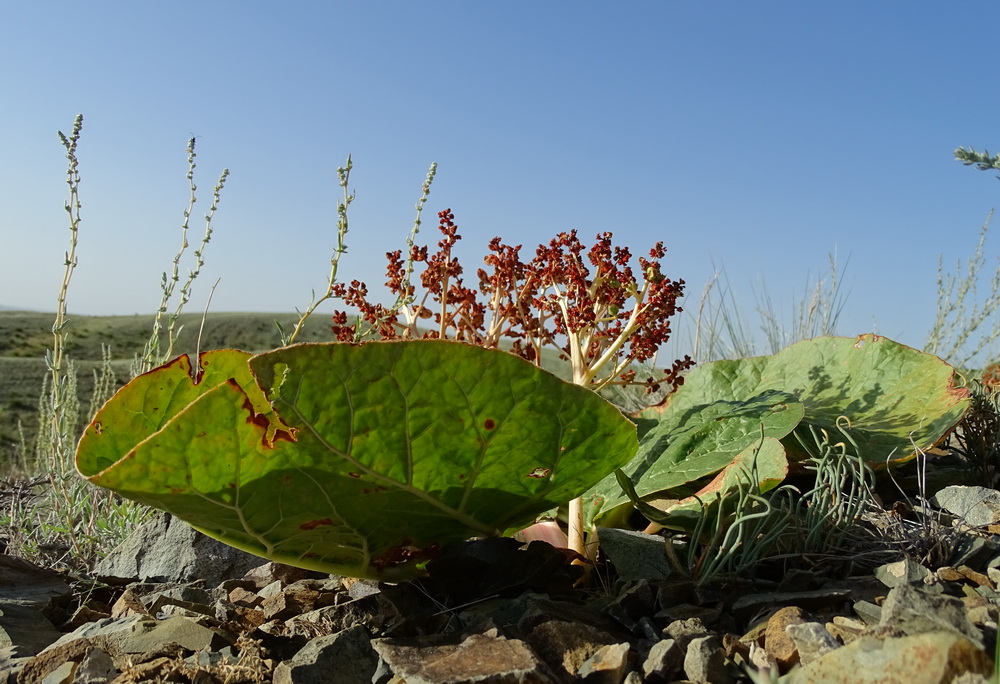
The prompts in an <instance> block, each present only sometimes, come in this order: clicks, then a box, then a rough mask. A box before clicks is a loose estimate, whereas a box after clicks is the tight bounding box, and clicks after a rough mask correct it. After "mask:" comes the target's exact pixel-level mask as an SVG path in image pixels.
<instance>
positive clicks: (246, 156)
mask: <svg viewBox="0 0 1000 684" xmlns="http://www.w3.org/2000/svg"><path fill="white" fill-rule="evenodd" d="M3 15H4V18H3V21H2V22H0V75H2V79H0V82H2V84H3V89H4V98H3V100H4V106H3V107H0V126H2V129H3V130H4V132H5V135H4V136H3V139H2V142H0V231H2V235H3V242H4V245H5V249H4V250H2V252H0V304H3V305H5V306H13V307H21V308H29V309H38V310H52V309H53V308H54V305H55V299H56V293H57V289H58V284H59V279H60V275H61V261H62V256H63V251H64V250H65V248H66V240H67V237H68V231H67V230H66V227H65V226H66V221H65V213H64V211H63V208H62V207H63V202H64V198H65V188H66V186H65V183H64V179H65V165H64V159H63V154H62V148H61V146H60V144H59V141H58V138H57V136H56V131H58V130H63V131H68V130H69V129H70V127H71V124H72V121H73V117H74V115H76V114H77V113H82V114H83V115H84V116H85V119H86V121H85V125H84V133H83V140H82V142H81V146H80V158H81V167H80V168H81V175H82V177H83V183H82V188H81V193H82V201H83V219H84V220H83V224H82V226H81V233H80V245H79V267H78V269H77V272H76V275H75V276H74V281H73V283H72V287H71V291H70V300H69V306H70V310H71V311H73V312H77V313H81V314H132V313H136V312H138V313H148V312H151V311H153V310H154V309H155V307H156V306H157V304H158V302H159V296H160V295H159V280H160V274H161V272H163V271H164V270H166V269H167V268H168V267H169V265H170V260H171V259H172V257H173V255H174V253H175V252H176V250H177V246H178V242H179V226H180V223H181V212H182V210H183V208H184V206H185V202H186V198H187V189H186V180H185V178H184V174H185V170H186V161H185V152H184V149H185V145H186V142H187V139H188V138H189V137H191V136H192V135H194V136H197V144H198V153H199V157H198V162H199V168H198V182H199V186H200V190H201V192H200V193H199V194H200V197H201V198H202V199H203V200H205V199H208V196H209V194H210V188H211V186H212V185H213V184H214V182H215V179H216V178H217V177H218V174H219V172H220V171H221V170H222V168H223V167H228V168H229V169H230V171H231V174H232V175H231V178H230V180H229V183H228V186H227V187H226V189H225V191H224V195H223V200H222V205H221V207H220V209H219V212H218V214H217V217H216V221H215V229H216V232H215V236H214V238H213V241H212V243H211V244H210V245H209V248H208V250H207V253H206V259H207V264H206V267H205V269H204V275H203V278H202V279H201V280H200V281H199V282H198V284H197V286H196V288H195V291H194V297H193V300H192V303H191V305H190V310H191V311H200V310H201V308H202V307H203V306H204V305H205V301H206V298H207V296H208V291H209V288H210V285H211V283H212V282H214V281H215V280H216V279H217V278H221V281H220V283H219V286H218V288H217V290H216V292H215V294H214V299H213V301H212V308H213V309H214V310H215V311H238V310H246V311H289V310H292V309H294V308H296V307H299V308H302V307H304V306H305V305H306V304H308V302H309V298H310V291H311V290H313V289H315V290H322V289H323V287H324V285H325V281H326V275H327V271H328V267H329V257H330V254H331V249H332V246H333V244H334V240H335V225H336V212H335V201H336V199H337V197H338V190H339V189H338V188H337V185H336V174H335V169H336V167H337V166H338V165H340V164H342V163H343V161H344V159H345V158H346V157H347V155H348V154H352V155H353V159H354V164H355V168H354V172H353V175H352V186H353V187H354V189H355V190H356V192H357V200H356V201H355V203H354V204H353V205H352V207H351V225H352V230H351V233H350V234H349V245H350V252H349V254H348V255H347V256H346V257H345V258H344V261H343V262H342V274H343V275H344V276H345V278H347V279H350V278H354V277H357V278H361V279H363V280H367V281H368V282H369V285H371V286H372V289H373V290H377V289H378V288H379V287H380V286H381V283H382V281H383V280H384V278H383V272H384V257H383V254H384V252H385V251H386V250H388V249H395V248H397V247H398V246H400V245H401V244H402V241H403V239H404V238H405V236H406V234H407V232H408V231H409V228H410V226H411V224H412V220H413V215H414V209H413V207H414V203H415V201H416V199H417V197H418V196H419V189H420V184H421V182H422V180H423V178H424V176H425V174H426V171H427V167H428V166H429V164H430V163H431V162H433V161H436V162H437V163H438V164H439V168H438V176H437V179H436V181H435V184H434V187H433V190H432V193H431V197H430V200H429V202H428V205H427V218H429V219H431V220H430V221H427V222H425V231H424V233H423V236H424V237H425V238H426V240H427V241H436V239H437V237H436V232H433V225H434V220H433V219H434V216H435V214H436V212H437V211H438V210H440V209H443V208H445V207H451V208H452V209H453V210H454V212H455V214H456V220H457V222H458V224H459V226H460V230H461V233H462V234H463V236H464V240H463V242H462V243H461V245H462V251H461V252H460V254H461V256H462V258H463V261H464V262H465V265H466V268H467V269H468V270H469V271H472V272H474V269H475V268H476V267H477V266H478V263H479V260H480V259H481V256H482V255H483V253H484V250H485V245H486V243H487V242H488V241H489V239H490V238H491V237H493V236H494V235H500V236H503V237H504V239H505V240H506V241H508V242H510V243H524V244H525V245H526V246H534V245H536V244H537V243H538V242H540V241H547V240H548V239H549V238H550V237H551V236H553V235H554V234H555V233H556V232H558V231H561V230H568V229H571V228H575V229H577V230H578V231H579V232H580V234H581V235H582V236H584V237H585V238H586V239H587V240H588V241H589V240H590V239H591V238H592V237H593V236H594V234H596V233H597V232H600V231H605V230H610V231H612V232H613V233H614V235H615V239H616V243H620V244H627V245H629V246H630V247H632V249H633V252H636V253H638V252H641V251H645V250H646V249H647V248H648V247H649V246H650V245H652V244H653V243H654V242H656V241H657V240H662V241H663V242H664V243H665V245H666V246H667V248H668V254H667V257H666V259H665V267H664V270H665V272H666V273H667V274H668V275H670V276H671V277H675V278H683V279H684V280H685V281H686V282H687V283H688V290H689V294H690V296H691V297H690V299H691V301H689V308H694V307H693V306H692V305H693V304H695V303H696V301H697V297H698V295H699V294H700V292H701V290H702V288H703V287H704V285H705V283H706V281H707V280H708V279H709V278H710V276H711V275H712V273H713V272H714V271H715V269H717V268H719V267H724V268H725V271H726V274H727V278H728V282H729V283H730V285H731V287H732V288H733V291H734V292H735V293H736V295H737V296H738V297H739V298H740V301H741V302H742V303H743V305H744V307H745V308H746V310H747V311H748V313H751V314H752V309H753V306H754V297H753V293H754V292H760V291H761V289H762V287H766V290H767V292H768V293H769V295H770V297H771V298H772V300H773V302H774V304H775V306H776V307H777V308H778V309H779V312H783V311H787V310H788V309H789V308H790V307H791V306H792V301H793V297H795V296H801V294H802V293H803V291H804V289H805V286H806V282H807V279H809V278H812V279H813V280H815V279H816V278H818V277H821V276H824V275H826V272H827V255H828V254H829V253H830V252H832V251H834V250H836V252H837V254H838V256H839V259H840V261H841V263H844V262H845V261H846V260H847V259H848V258H849V264H848V266H847V270H846V273H845V274H844V283H845V288H846V290H847V291H849V296H848V299H847V302H846V307H845V310H844V315H843V316H842V318H841V325H840V329H839V332H840V333H841V334H848V335H853V334H858V333H862V332H866V331H869V330H871V329H873V328H877V330H878V332H880V333H882V334H885V335H888V336H890V337H894V338H896V339H898V340H900V341H902V342H905V343H907V344H911V345H914V346H921V345H922V344H923V342H924V338H925V336H926V332H927V329H928V327H929V326H930V324H931V322H932V320H933V315H934V311H935V299H936V286H935V277H936V270H937V263H938V257H939V255H942V254H943V256H944V259H945V263H946V265H948V266H949V267H952V268H953V267H954V263H955V262H956V261H957V260H959V259H964V258H965V257H966V256H967V255H968V254H969V253H970V252H971V251H972V248H973V247H974V245H975V243H976V241H977V239H978V232H979V229H980V227H981V225H982V223H983V221H984V220H985V218H986V216H987V214H988V212H989V211H990V209H991V208H992V207H993V206H994V205H995V204H996V203H997V198H1000V183H998V181H997V180H996V179H995V177H994V176H995V174H989V173H982V172H977V171H974V170H972V169H969V168H966V167H963V166H961V165H960V164H958V163H957V162H955V161H953V159H952V151H953V150H954V148H956V147H958V146H973V147H976V148H979V149H981V148H990V149H997V150H1000V123H998V119H997V112H998V111H1000V89H998V88H997V76H996V73H997V71H996V66H997V64H996V59H995V57H994V56H993V52H992V47H991V46H992V42H991V41H992V38H991V37H992V36H994V35H996V33H997V28H998V25H1000V5H997V4H996V3H992V2H969V3H940V2H924V1H919V0H917V1H911V2H906V3H903V2H882V3H871V2H861V1H858V2H854V1H845V2H838V3H808V2H790V1H788V2H785V1H781V2H778V1H776V2H765V3H745V2H712V3H694V2H668V1H666V0H663V1H660V2H621V3H609V2H605V3H598V2H587V1H583V2H573V3H569V2H535V3H527V2H524V3H499V2H479V1H471V0H465V1H463V2H426V3H415V2H409V1H407V2H375V1H373V2H352V3H341V2H332V1H330V2H290V3H272V2H255V1H247V0H244V1H242V2H216V1H213V2H188V1H184V0H179V1H177V2H172V3H148V2H145V3H136V2H127V3H126V2H95V3H88V4H87V5H86V6H84V5H81V4H80V3H56V2H40V3H18V4H16V5H15V4H14V3H8V4H7V6H6V7H5V9H4V11H3ZM206 206H207V204H204V203H203V204H202V208H200V209H198V210H196V216H200V215H201V214H202V212H203V211H204V207H206ZM193 226H194V227H193V230H192V237H196V236H197V235H198V234H199V233H200V227H201V224H200V223H197V222H193ZM998 230H1000V227H998ZM997 240H1000V236H998V237H994V238H992V239H991V240H990V241H989V242H988V243H987V248H988V250H989V254H988V256H989V259H990V268H991V269H992V266H993V264H994V263H995V261H994V260H995V258H996V254H997V250H996V244H997V242H996V241H997ZM184 267H185V268H186V266H184ZM762 283H764V285H762Z"/></svg>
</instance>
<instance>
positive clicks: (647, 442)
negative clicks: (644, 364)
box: [584, 372, 804, 524]
mask: <svg viewBox="0 0 1000 684" xmlns="http://www.w3.org/2000/svg"><path fill="white" fill-rule="evenodd" d="M692 374H693V372H692ZM685 387H687V381H686V380H685V384H684V385H683V386H682V387H681V389H680V390H678V394H679V393H680V392H682V391H683V390H684V388H685ZM706 399H708V398H707V397H706ZM803 414H804V408H803V405H802V404H801V403H800V402H798V401H796V400H795V398H794V397H793V396H792V395H790V394H787V393H784V392H780V391H777V390H768V391H764V392H761V393H760V394H758V395H756V396H752V397H749V398H747V399H740V400H717V401H712V400H711V399H708V400H707V401H706V403H700V404H696V405H693V406H686V408H685V410H675V409H674V408H673V406H672V404H669V403H668V404H666V405H665V406H657V407H652V408H650V409H647V410H645V411H643V412H642V413H640V414H639V417H638V421H639V433H640V434H641V435H642V436H641V439H640V441H639V450H638V453H637V454H636V457H635V458H634V459H633V460H632V461H631V462H630V463H629V464H628V465H626V466H625V468H623V472H624V474H625V475H626V476H627V477H629V478H630V479H631V480H632V482H633V484H634V486H635V490H636V492H637V496H639V497H641V498H646V497H648V496H650V495H653V494H656V495H658V496H667V494H666V493H667V492H669V491H670V490H672V489H675V488H678V487H681V486H682V485H685V484H687V483H690V482H694V481H696V480H700V479H702V478H704V477H708V476H711V475H714V474H715V473H718V472H719V471H721V470H723V469H724V468H726V467H727V466H728V465H730V464H731V463H733V461H734V459H736V458H737V456H739V455H740V454H741V453H743V452H744V451H746V450H747V449H749V448H751V447H753V446H754V445H755V444H757V443H759V442H760V440H761V437H762V436H763V437H768V438H772V439H781V438H783V437H785V436H787V435H789V434H790V433H791V432H792V430H794V429H795V427H796V426H798V424H799V423H800V421H801V420H802V417H803ZM584 501H585V503H586V504H588V505H587V516H588V519H589V520H590V521H594V520H596V519H597V518H602V517H603V516H605V515H607V514H608V513H609V512H610V511H613V510H614V509H616V508H619V507H621V506H623V505H627V504H628V497H627V496H626V494H625V492H624V491H622V489H621V487H620V486H619V484H618V481H617V479H616V478H615V476H614V475H611V476H608V477H605V478H604V479H603V480H601V482H599V483H598V484H597V485H596V486H594V487H593V488H592V489H591V490H590V491H588V492H587V494H586V495H585V497H584ZM606 522H607V521H606V520H605V521H602V524H603V523H606Z"/></svg>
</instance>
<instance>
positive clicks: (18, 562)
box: [0, 555, 73, 617]
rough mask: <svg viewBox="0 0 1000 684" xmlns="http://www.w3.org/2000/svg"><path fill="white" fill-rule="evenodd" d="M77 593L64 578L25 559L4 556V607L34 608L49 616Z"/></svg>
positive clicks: (0, 572)
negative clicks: (12, 605) (15, 605)
mask: <svg viewBox="0 0 1000 684" xmlns="http://www.w3.org/2000/svg"><path fill="white" fill-rule="evenodd" d="M72 594H73V590H72V589H70V587H69V585H68V584H66V582H65V581H63V578H62V575H60V574H59V573H56V572H53V571H52V570H47V569H45V568H40V567H38V566H37V565H35V564H34V563H30V562H28V561H26V560H24V559H22V558H16V557H14V556H6V555H0V604H8V605H9V604H17V605H20V606H26V607H28V608H34V609H36V610H38V611H40V612H41V613H42V614H43V615H45V616H46V617H52V616H53V613H54V612H55V611H56V610H57V609H58V608H60V607H61V606H64V605H66V604H67V603H68V602H69V599H70V597H71V596H72Z"/></svg>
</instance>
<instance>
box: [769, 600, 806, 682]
mask: <svg viewBox="0 0 1000 684" xmlns="http://www.w3.org/2000/svg"><path fill="white" fill-rule="evenodd" d="M808 618H809V615H808V614H807V613H806V612H805V611H804V610H802V609H801V608H799V607H798V606H785V607H784V608H782V609H781V610H779V611H778V612H777V613H775V614H774V615H772V616H771V618H770V619H769V620H768V621H767V629H766V630H765V631H764V648H765V649H767V653H768V655H770V656H771V657H772V658H774V660H775V661H776V662H777V663H778V665H779V666H780V667H781V668H782V670H783V671H787V670H788V668H790V667H791V666H792V665H794V664H795V663H797V662H799V652H798V649H796V648H795V642H794V641H792V639H791V637H789V636H788V634H787V633H786V632H785V627H787V626H788V625H797V624H801V623H803V622H805V621H806V620H808Z"/></svg>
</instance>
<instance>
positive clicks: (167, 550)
mask: <svg viewBox="0 0 1000 684" xmlns="http://www.w3.org/2000/svg"><path fill="white" fill-rule="evenodd" d="M266 562H267V561H266V560H265V559H264V558H261V557H259V556H254V555H252V554H249V553H246V552H245V551H240V550H239V549H236V548H233V547H232V546H229V545H228V544H223V543H222V542H220V541H216V540H215V539H212V538H211V537H207V536H205V535H204V534H202V533H201V532H198V531H196V530H195V529H194V528H192V527H191V526H190V525H188V524H187V523H185V522H183V521H181V520H178V519H177V518H175V517H173V516H172V515H170V514H169V513H161V514H159V515H157V516H156V517H155V518H153V519H152V520H150V521H148V522H146V523H145V524H143V525H141V526H140V527H139V528H138V529H136V530H135V532H133V533H132V534H131V535H129V537H128V538H127V539H126V540H125V541H124V542H122V543H121V544H120V545H119V546H118V548H116V549H115V550H114V551H112V552H111V553H110V554H108V555H107V556H106V557H105V558H104V559H103V560H102V561H101V562H100V563H98V564H97V566H96V567H95V568H94V573H95V574H96V575H99V576H106V577H125V578H127V577H138V578H139V579H140V580H142V581H146V580H156V581H161V582H191V581H194V580H197V579H201V580H204V582H205V584H206V585H207V586H210V587H214V586H216V585H218V584H220V583H221V582H222V581H223V580H227V579H234V578H238V577H242V576H243V575H245V574H246V573H247V572H248V571H249V570H251V569H253V568H255V567H258V566H260V565H263V564H264V563H266Z"/></svg>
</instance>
